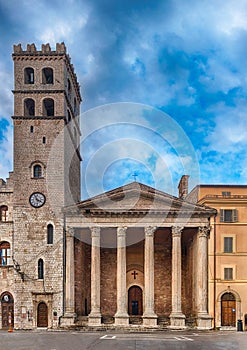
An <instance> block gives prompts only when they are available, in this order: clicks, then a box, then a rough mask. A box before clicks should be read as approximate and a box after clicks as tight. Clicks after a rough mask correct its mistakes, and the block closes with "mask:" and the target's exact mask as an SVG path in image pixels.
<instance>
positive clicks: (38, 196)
mask: <svg viewBox="0 0 247 350" xmlns="http://www.w3.org/2000/svg"><path fill="white" fill-rule="evenodd" d="M29 202H30V204H31V205H32V206H33V207H35V208H40V207H42V205H44V204H45V196H44V195H43V193H40V192H34V193H33V194H31V196H30V198H29Z"/></svg>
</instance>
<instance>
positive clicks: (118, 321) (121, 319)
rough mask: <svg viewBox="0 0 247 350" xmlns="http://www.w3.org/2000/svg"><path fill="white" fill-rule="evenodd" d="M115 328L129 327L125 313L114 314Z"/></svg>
mask: <svg viewBox="0 0 247 350" xmlns="http://www.w3.org/2000/svg"><path fill="white" fill-rule="evenodd" d="M114 318H115V322H114V324H115V326H128V325H129V315H128V314H127V313H116V314H115V316H114Z"/></svg>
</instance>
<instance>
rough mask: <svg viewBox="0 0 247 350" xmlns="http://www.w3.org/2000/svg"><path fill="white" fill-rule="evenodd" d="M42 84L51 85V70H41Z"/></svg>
mask: <svg viewBox="0 0 247 350" xmlns="http://www.w3.org/2000/svg"><path fill="white" fill-rule="evenodd" d="M42 83H43V84H53V69H52V68H43V69H42Z"/></svg>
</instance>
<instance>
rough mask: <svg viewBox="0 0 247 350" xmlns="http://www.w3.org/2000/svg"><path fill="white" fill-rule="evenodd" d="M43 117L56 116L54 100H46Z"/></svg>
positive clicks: (44, 101)
mask: <svg viewBox="0 0 247 350" xmlns="http://www.w3.org/2000/svg"><path fill="white" fill-rule="evenodd" d="M43 115H44V116H45V117H53V116H54V100H53V99H52V98H45V99H44V100H43Z"/></svg>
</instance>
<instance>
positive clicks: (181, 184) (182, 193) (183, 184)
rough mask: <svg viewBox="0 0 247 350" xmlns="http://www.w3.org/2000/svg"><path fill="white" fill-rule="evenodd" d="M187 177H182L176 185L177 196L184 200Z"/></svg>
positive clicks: (186, 189)
mask: <svg viewBox="0 0 247 350" xmlns="http://www.w3.org/2000/svg"><path fill="white" fill-rule="evenodd" d="M188 183H189V175H183V176H182V177H181V179H180V181H179V184H178V196H179V198H181V199H184V198H185V197H186V196H187V194H188Z"/></svg>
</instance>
